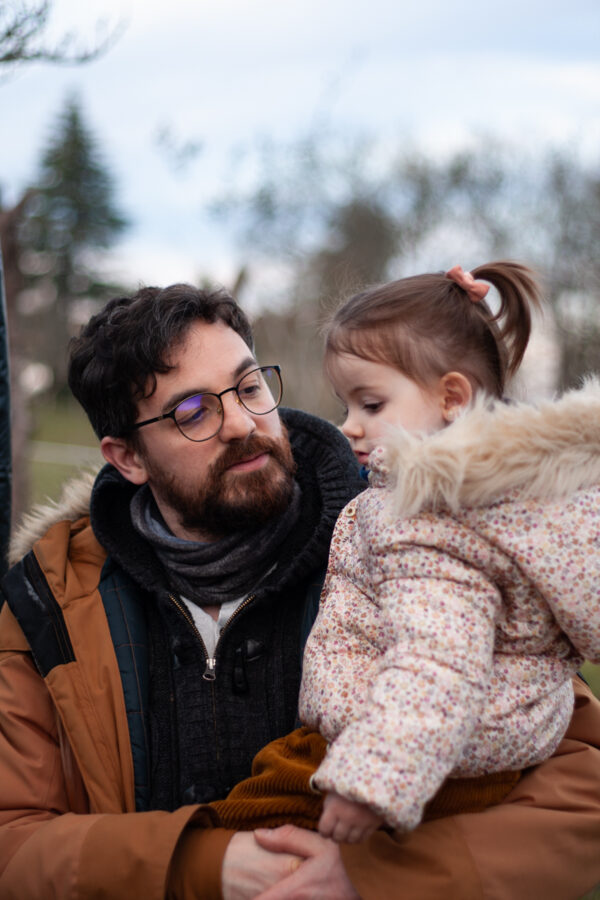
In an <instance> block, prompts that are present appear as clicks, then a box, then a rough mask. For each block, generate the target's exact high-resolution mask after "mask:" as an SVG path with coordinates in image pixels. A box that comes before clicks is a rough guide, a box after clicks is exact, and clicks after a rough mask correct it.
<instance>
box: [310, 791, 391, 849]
mask: <svg viewBox="0 0 600 900" xmlns="http://www.w3.org/2000/svg"><path fill="white" fill-rule="evenodd" d="M382 822H383V818H382V817H381V816H378V815H377V814H376V813H374V812H371V810H370V809H369V807H368V806H365V804H364V803H357V802H356V801H354V800H346V798H345V797H340V795H339V794H333V793H332V794H327V796H326V797H325V800H324V803H323V812H322V813H321V818H320V819H319V834H321V835H322V836H323V837H326V838H333V840H334V841H338V842H339V843H342V842H344V843H347V844H356V843H358V842H359V841H365V840H366V839H367V838H368V837H369V836H370V835H371V834H373V832H374V831H375V830H376V829H377V828H379V826H380V825H381V824H382Z"/></svg>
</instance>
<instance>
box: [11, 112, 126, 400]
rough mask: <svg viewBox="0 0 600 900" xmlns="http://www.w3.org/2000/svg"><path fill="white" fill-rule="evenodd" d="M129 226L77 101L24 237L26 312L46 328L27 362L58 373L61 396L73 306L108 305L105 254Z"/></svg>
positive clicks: (48, 160)
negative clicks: (103, 267) (38, 362)
mask: <svg viewBox="0 0 600 900" xmlns="http://www.w3.org/2000/svg"><path fill="white" fill-rule="evenodd" d="M126 224H127V223H126V220H125V219H124V217H123V216H122V215H121V213H120V211H119V209H118V207H117V205H116V201H115V186H114V181H113V178H112V175H111V173H110V170H109V169H108V168H107V165H106V163H105V162H104V160H103V158H102V154H101V151H100V148H99V145H98V142H97V140H96V138H95V137H94V135H93V134H92V133H91V131H90V129H89V128H88V127H87V125H86V123H85V122H84V119H83V115H82V112H81V108H80V104H79V102H78V100H77V99H76V98H74V97H71V98H69V99H68V101H67V103H66V105H65V108H64V110H63V111H62V112H61V114H60V116H59V118H58V121H57V125H56V129H55V131H54V133H53V135H52V137H51V139H50V141H49V143H48V145H47V147H46V148H45V149H44V151H43V153H42V156H41V163H40V173H39V178H38V186H37V188H36V189H35V190H34V192H33V194H32V197H31V199H30V201H29V203H28V206H27V210H26V214H25V217H24V220H23V222H22V226H21V236H20V237H21V246H22V247H24V248H26V252H25V254H24V268H25V274H26V276H27V279H28V282H29V288H30V290H29V292H27V293H26V295H25V298H24V301H23V303H22V307H23V309H22V311H23V312H24V313H25V314H27V313H29V314H30V315H33V316H34V319H35V321H36V322H37V324H38V325H39V326H40V327H39V328H31V327H30V328H29V329H28V331H29V333H30V334H31V338H32V340H31V342H30V343H31V344H32V346H31V345H30V347H29V348H28V355H30V356H33V358H37V359H42V360H43V361H44V362H47V363H48V364H49V365H50V366H51V367H52V369H53V371H54V377H55V385H56V388H57V389H59V390H60V389H62V388H63V387H64V386H65V381H66V363H65V359H66V353H65V348H66V344H67V341H68V337H69V317H70V314H71V312H72V310H73V306H74V304H75V303H76V302H77V301H78V300H81V299H83V298H85V299H98V300H103V299H106V298H107V296H108V295H110V294H112V293H114V291H115V290H116V288H115V286H114V285H112V284H107V283H106V281H105V280H104V279H103V278H102V276H101V274H100V273H99V265H100V261H101V252H102V251H103V250H105V249H106V248H108V247H110V246H111V244H112V243H114V241H115V240H116V238H117V237H118V236H119V235H120V234H121V232H122V231H123V229H124V228H125V227H126ZM31 324H34V323H33V321H32V322H31ZM36 337H37V339H36Z"/></svg>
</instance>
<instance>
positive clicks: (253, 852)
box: [221, 831, 303, 900]
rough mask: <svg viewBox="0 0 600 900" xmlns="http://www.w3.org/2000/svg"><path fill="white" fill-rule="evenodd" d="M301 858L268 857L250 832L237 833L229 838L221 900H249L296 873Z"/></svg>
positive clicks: (268, 852)
mask: <svg viewBox="0 0 600 900" xmlns="http://www.w3.org/2000/svg"><path fill="white" fill-rule="evenodd" d="M302 858H303V855H301V856H295V855H293V851H292V852H291V853H286V852H285V851H284V850H282V851H281V852H277V853H272V852H270V851H269V850H266V849H265V850H263V848H262V847H261V846H259V844H258V843H257V842H256V841H255V839H254V835H253V834H252V832H251V831H239V832H238V833H237V834H234V836H233V837H232V838H231V840H230V842H229V844H228V846H227V850H226V851H225V856H224V858H223V868H222V871H221V887H222V891H223V900H251V898H253V897H256V895H257V894H260V892H261V891H265V890H266V889H267V888H269V887H271V885H273V884H277V883H278V882H280V881H281V879H284V883H285V881H287V876H289V875H290V874H291V873H292V872H294V871H296V869H297V868H298V866H299V865H300V863H301V861H302Z"/></svg>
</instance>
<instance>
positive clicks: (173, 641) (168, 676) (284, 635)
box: [91, 409, 364, 809]
mask: <svg viewBox="0 0 600 900" xmlns="http://www.w3.org/2000/svg"><path fill="white" fill-rule="evenodd" d="M281 416H282V420H283V421H284V422H285V424H286V426H287V427H288V430H289V434H290V441H291V444H292V450H293V454H294V458H295V461H296V464H297V473H296V478H297V481H298V483H299V485H300V489H301V492H302V503H301V515H300V518H299V521H298V523H297V525H296V526H295V528H294V529H293V531H292V533H291V535H290V536H289V537H288V538H287V539H286V541H285V543H284V545H283V547H282V550H281V554H280V557H279V560H278V563H277V565H276V567H275V569H274V570H273V571H272V572H271V573H270V574H269V576H268V577H267V578H266V579H265V580H264V581H263V582H262V583H261V585H260V589H259V590H257V591H256V593H255V594H253V595H251V596H250V597H249V598H248V599H247V600H246V601H245V602H244V603H243V604H242V606H241V607H240V608H239V609H238V610H237V611H236V613H234V615H233V616H232V618H231V619H230V621H229V622H228V623H227V625H226V626H225V628H224V629H223V631H222V634H221V637H220V639H219V642H218V645H217V648H216V651H215V666H214V670H213V668H212V666H211V668H210V670H208V669H207V654H206V650H205V647H204V645H203V643H202V640H201V638H200V636H199V634H198V632H197V630H196V629H195V627H194V625H193V622H192V621H191V617H189V616H188V615H186V611H185V608H184V607H183V605H182V604H181V603H180V602H178V598H177V595H176V594H174V593H173V591H172V590H171V589H170V587H169V582H168V574H167V573H166V572H165V570H164V569H163V567H162V565H161V564H160V562H159V561H158V559H157V557H156V556H155V555H154V553H153V551H152V549H151V547H150V545H149V544H148V543H147V542H146V541H145V540H144V539H143V538H142V537H141V536H140V535H139V534H138V533H137V532H136V531H135V530H134V528H133V526H132V524H131V518H130V513H129V505H130V500H131V497H132V494H133V492H134V491H135V490H136V486H135V485H132V484H130V483H129V482H128V481H126V480H125V479H123V478H122V477H121V476H120V475H119V474H118V472H117V471H116V470H115V469H114V468H113V467H112V466H106V467H105V468H104V469H103V470H102V472H101V473H100V475H99V476H98V479H97V480H96V484H95V486H94V491H93V494H92V505H91V521H92V527H93V530H94V533H95V535H96V537H97V538H98V540H99V541H100V543H101V544H102V545H103V546H104V547H105V549H106V550H107V551H108V554H109V559H108V561H107V564H106V566H105V576H106V575H109V576H110V577H109V578H105V591H104V593H105V594H108V595H109V596H111V595H116V596H117V597H119V595H120V597H119V603H120V606H121V607H124V608H125V609H130V608H131V607H132V606H133V605H135V604H137V605H138V611H137V613H136V615H138V614H139V612H140V609H139V605H140V604H141V609H142V618H143V620H144V622H145V630H146V635H147V648H146V654H147V658H148V659H149V666H148V672H149V680H148V686H147V693H146V696H147V708H146V709H145V710H144V711H143V715H142V720H143V721H142V722H141V724H142V726H143V727H142V729H140V723H138V726H137V731H138V733H139V734H140V739H139V741H137V742H136V743H137V744H138V745H139V746H138V751H137V755H138V757H139V755H140V752H141V753H142V754H145V755H146V756H147V759H146V760H145V761H143V762H144V764H143V765H142V764H141V762H140V760H139V759H138V770H139V771H140V772H142V773H144V774H143V776H142V777H141V778H138V782H140V783H142V782H144V781H146V780H147V781H148V784H149V787H148V789H147V790H143V789H142V790H139V791H138V792H137V795H138V807H139V808H162V809H175V808H177V807H178V806H180V805H181V804H185V803H204V802H209V801H211V800H215V799H218V798H220V797H223V796H225V795H226V794H227V793H228V791H229V790H230V789H231V787H232V786H233V785H235V784H237V782H239V781H240V780H241V779H242V778H245V777H246V776H247V775H248V774H249V773H250V765H251V762H252V758H253V757H254V755H255V753H256V752H257V751H258V750H259V749H260V748H261V747H263V746H264V745H265V744H267V743H268V742H269V741H271V740H273V739H275V738H277V737H279V736H281V735H283V734H285V733H287V732H288V731H290V730H292V729H293V728H294V726H295V724H296V718H297V697H298V689H299V685H300V674H301V661H302V650H303V646H304V641H305V639H306V636H307V633H308V630H309V628H310V624H311V623H312V620H313V618H314V615H315V613H316V609H317V605H318V597H319V592H320V586H321V583H322V579H323V575H324V571H325V567H326V563H327V555H328V549H329V542H330V539H331V533H332V530H333V526H334V524H335V521H336V518H337V515H338V513H339V512H340V510H341V509H342V507H343V506H344V505H345V504H346V503H347V502H348V501H349V500H350V499H351V498H352V497H353V496H354V495H355V494H356V493H357V492H358V491H359V490H360V489H361V487H362V486H364V481H361V479H360V478H359V475H358V470H357V466H356V463H355V460H354V457H353V454H352V453H351V451H350V448H349V446H348V444H347V442H346V440H345V438H344V437H343V436H342V435H341V434H340V433H339V431H338V430H337V429H336V428H334V427H333V426H331V425H329V424H328V423H326V422H324V421H322V420H320V419H318V418H316V417H314V416H311V415H309V414H307V413H302V412H299V411H296V410H287V409H284V410H281ZM123 576H125V578H123ZM106 586H108V587H106ZM123 598H126V601H125V600H124V599H123ZM134 598H135V599H134ZM138 618H139V615H138ZM138 629H139V626H138ZM141 630H142V631H143V630H144V629H143V628H142V629H141ZM134 756H135V747H134Z"/></svg>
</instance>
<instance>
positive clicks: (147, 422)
mask: <svg viewBox="0 0 600 900" xmlns="http://www.w3.org/2000/svg"><path fill="white" fill-rule="evenodd" d="M267 369H272V370H273V371H275V372H276V373H277V378H278V380H279V400H278V401H277V403H276V404H275V405H274V406H272V407H271V409H266V410H265V411H264V412H260V413H257V412H254V411H253V410H251V409H250V408H249V407H248V406H246V404H245V403H244V401H243V400H242V398H241V397H240V395H239V394H238V388H239V386H240V384H241V383H242V381H244V379H245V378H247V377H248V376H249V375H253V374H254V372H264V371H265V370H267ZM232 391H233V392H234V393H235V395H236V396H237V398H238V401H239V402H240V403H241V404H242V406H243V407H244V409H247V410H248V412H249V413H250V414H251V415H253V416H267V415H268V414H269V413H272V412H273V410H274V409H277V407H278V406H279V404H280V403H281V400H282V398H283V381H282V378H281V367H280V366H257V367H256V368H255V369H250V371H249V372H246V373H245V375H242V377H241V378H240V380H239V381H238V383H237V384H234V386H233V387H229V388H225V390H224V391H221V393H220V394H213V393H211V392H210V391H198V392H197V393H195V394H190V395H189V397H184V398H183V400H180V401H179V403H178V404H177V406H174V407H173V409H171V410H169V412H166V413H163V414H162V415H161V416H154V418H153V419H144V421H143V422H135V424H133V425H132V426H131V428H130V431H136V430H137V429H138V428H143V427H144V425H152V424H153V423H154V422H162V421H163V419H173V421H174V423H175V425H176V426H177V430H178V431H179V433H180V434H182V435H183V436H184V438H186V439H187V440H188V441H193V442H194V443H195V444H201V443H202V442H203V441H210V439H211V438H214V437H215V435H217V434H218V433H219V431H220V430H221V428H222V427H223V421H224V419H225V416H224V412H225V410H224V408H223V401H222V400H221V397H223V396H224V394H230V393H231V392H232ZM200 396H201V397H216V398H217V400H218V401H219V404H220V407H221V413H220V415H221V423H220V425H219V427H218V428H217V430H216V431H215V432H214V433H213V434H211V435H209V436H208V437H205V438H193V437H190V436H189V434H186V433H185V431H183V430H182V428H181V426H180V424H179V422H178V421H177V419H176V418H175V413H176V412H177V410H178V409H179V407H180V406H181V405H182V403H187V401H188V400H190V399H191V398H192V397H200Z"/></svg>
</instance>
